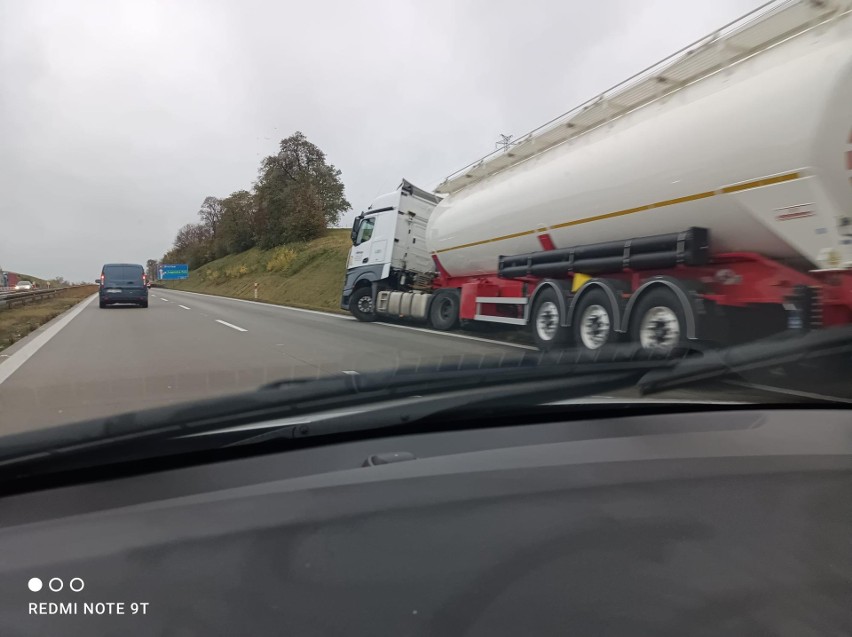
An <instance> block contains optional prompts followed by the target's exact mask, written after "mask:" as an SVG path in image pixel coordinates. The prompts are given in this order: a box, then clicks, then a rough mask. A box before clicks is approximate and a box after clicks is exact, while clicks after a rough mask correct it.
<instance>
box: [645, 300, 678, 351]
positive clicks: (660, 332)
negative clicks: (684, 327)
mask: <svg viewBox="0 0 852 637" xmlns="http://www.w3.org/2000/svg"><path fill="white" fill-rule="evenodd" d="M679 342H680V321H679V320H678V318H677V314H675V312H674V310H672V309H671V308H670V307H665V306H664V305H658V306H656V307H652V308H651V309H650V310H648V311H647V312H645V316H643V317H642V322H641V323H640V324H639V344H640V345H642V347H644V348H645V349H655V350H669V349H672V348H673V347H675V346H676V345H677V344H678V343H679Z"/></svg>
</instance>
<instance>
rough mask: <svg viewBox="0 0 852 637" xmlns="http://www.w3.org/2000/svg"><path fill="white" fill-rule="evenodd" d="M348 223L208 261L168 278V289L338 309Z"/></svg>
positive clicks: (347, 242) (306, 306)
mask: <svg viewBox="0 0 852 637" xmlns="http://www.w3.org/2000/svg"><path fill="white" fill-rule="evenodd" d="M351 245H352V244H351V242H350V240H349V230H348V229H335V230H328V231H327V233H326V235H325V236H324V237H322V238H320V239H315V240H314V241H310V242H308V243H299V244H289V245H286V246H281V247H278V248H273V249H271V250H260V249H259V248H252V249H251V250H248V251H246V252H241V253H240V254H231V255H228V256H227V257H224V258H222V259H218V260H216V261H211V262H210V263H208V264H207V265H204V266H201V267H200V268H198V269H197V270H195V271H192V272H190V274H189V278H188V279H186V280H185V281H166V282H165V283H164V285H165V286H166V287H167V288H169V289H174V290H187V291H190V292H205V293H208V294H217V295H219V296H229V297H232V298H238V299H253V298H254V284H255V283H257V284H258V300H260V301H267V302H269V303H278V304H281V305H292V306H295V307H304V308H310V309H318V310H331V311H340V305H339V304H340V294H341V292H342V291H343V278H344V276H345V274H346V259H347V256H348V254H349V248H350V246H351Z"/></svg>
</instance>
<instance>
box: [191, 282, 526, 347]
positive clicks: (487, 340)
mask: <svg viewBox="0 0 852 637" xmlns="http://www.w3.org/2000/svg"><path fill="white" fill-rule="evenodd" d="M175 291H176V292H180V293H181V294H195V295H197V296H206V297H213V298H215V299H224V300H225V301H239V302H240V303H252V304H253V305H262V306H264V307H276V308H280V309H282V310H292V311H293V312H306V313H308V314H319V315H320V316H327V317H329V318H336V319H343V320H344V321H357V320H358V319H356V318H355V317H354V316H347V315H345V314H332V313H331V312H321V311H320V310H306V309H304V308H301V307H290V306H289V305H276V304H274V303H261V302H259V301H249V300H248V299H234V298H231V297H230V296H217V295H215V294H203V293H201V292H189V291H187V290H175ZM374 325H386V326H388V327H396V328H399V329H404V330H415V331H418V332H425V333H426V334H433V335H437V336H451V337H453V338H463V339H467V340H469V341H480V342H482V343H491V344H492V345H505V346H506V347H515V348H518V349H528V350H531V351H533V352H536V351H538V348H536V347H535V346H533V345H520V344H518V343H506V342H505V341H496V340H494V339H491V338H480V337H479V336H468V335H467V334H455V333H453V332H440V331H438V330H430V329H427V328H425V327H414V326H412V325H396V324H395V323H383V322H382V321H377V322H376V323H374Z"/></svg>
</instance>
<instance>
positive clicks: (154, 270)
mask: <svg viewBox="0 0 852 637" xmlns="http://www.w3.org/2000/svg"><path fill="white" fill-rule="evenodd" d="M159 269H160V264H159V262H158V261H157V260H156V259H148V260H147V261H146V262H145V273H146V274H147V275H148V280H149V281H156V280H157V279H159V278H160V277H159V276H158V274H159Z"/></svg>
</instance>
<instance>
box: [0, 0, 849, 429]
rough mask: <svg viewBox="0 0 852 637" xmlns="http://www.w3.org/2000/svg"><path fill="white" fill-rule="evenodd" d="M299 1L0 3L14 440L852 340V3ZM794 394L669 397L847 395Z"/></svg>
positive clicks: (725, 398)
mask: <svg viewBox="0 0 852 637" xmlns="http://www.w3.org/2000/svg"><path fill="white" fill-rule="evenodd" d="M297 4H298V6H296V5H292V6H291V5H290V4H282V3H276V2H272V1H271V0H258V1H257V2H253V3H251V4H250V5H248V6H247V5H244V4H243V3H239V2H235V1H232V0H221V1H219V0H214V1H212V2H210V3H206V2H202V3H184V2H180V3H168V2H164V1H162V0H152V1H151V2H125V1H124V0H117V1H116V2H106V3H102V2H94V1H93V0H80V1H79V2H74V3H62V2H60V3H47V2H42V1H41V0H34V1H32V2H0V41H2V45H0V77H2V78H3V79H4V81H3V83H2V86H0V103H2V105H3V108H2V111H3V117H2V118H0V138H2V140H3V141H2V144H0V146H2V150H0V186H2V188H0V191H2V193H3V197H2V200H0V201H2V202H0V219H2V224H1V225H2V228H0V266H2V267H0V445H2V440H3V436H5V435H9V434H14V433H20V432H32V431H47V430H48V428H51V427H54V426H59V425H67V424H70V423H75V422H79V421H84V420H88V419H95V418H102V417H110V416H117V415H120V414H126V413H134V414H135V413H138V412H141V411H144V410H149V409H152V408H162V407H166V406H178V405H186V406H187V409H189V410H190V411H189V412H187V413H192V409H193V407H191V405H193V404H194V401H199V400H205V399H221V398H223V397H231V396H235V395H238V394H239V395H242V394H244V393H248V392H251V393H256V392H257V391H258V390H259V389H260V388H262V387H264V386H267V385H269V384H276V383H277V384H278V385H276V386H280V384H281V383H282V382H290V381H299V383H301V382H306V383H308V384H311V383H315V382H317V381H318V379H327V378H332V379H340V378H343V379H350V380H351V379H353V378H357V377H359V376H367V375H370V374H373V373H389V372H391V371H394V372H395V371H396V370H415V371H416V370H421V371H422V370H424V369H433V368H434V367H435V366H438V368H440V369H444V368H449V367H453V368H454V369H456V370H459V369H461V370H467V369H471V370H473V369H476V370H486V369H490V368H491V367H494V366H495V365H497V366H499V365H502V366H503V367H505V366H506V365H507V364H508V361H514V360H517V359H518V358H519V357H520V358H524V357H527V358H524V360H525V361H526V363H525V364H528V363H529V361H530V360H531V359H530V358H529V357H530V356H536V355H539V354H547V355H552V354H553V355H555V354H559V353H564V352H567V354H566V356H575V355H581V356H588V357H591V358H592V359H595V360H598V359H603V358H606V356H608V355H609V354H608V353H609V352H610V351H612V350H613V348H623V347H627V348H634V349H635V351H638V352H639V353H640V354H638V355H637V356H639V359H640V360H644V359H643V358H642V356H645V355H649V356H650V355H669V354H674V355H676V356H681V355H684V354H683V353H684V352H686V353H688V354H689V356H697V357H704V358H705V360H711V359H712V357H713V356H714V355H715V354H714V352H719V351H723V350H724V351H729V350H731V349H732V348H736V347H740V346H744V345H751V344H754V343H758V342H767V343H772V342H774V340H773V339H778V338H786V337H787V336H791V335H807V334H814V333H816V334H818V333H823V332H826V331H830V330H834V329H838V328H844V327H847V326H849V325H850V324H852V240H850V228H852V212H850V211H852V163H850V162H852V113H851V112H850V109H849V96H850V95H852V76H850V74H849V72H848V71H849V69H850V68H852V42H851V41H850V33H852V29H850V22H852V17H850V14H848V12H847V11H846V8H845V4H843V3H838V2H834V1H832V2H822V3H815V2H808V1H806V0H794V1H792V2H788V1H786V0H778V1H774V2H770V3H769V4H766V3H765V1H764V0H726V1H725V2H720V3H702V7H701V10H700V11H698V10H696V11H695V12H692V11H684V10H683V9H684V7H683V4H682V3H677V2H675V1H674V0H664V1H662V2H657V3H650V4H649V3H642V6H641V7H639V6H638V5H636V6H634V5H633V4H631V3H626V2H623V1H621V0H605V1H603V2H599V3H591V4H589V3H586V4H582V6H579V5H578V4H577V3H559V2H552V1H547V2H544V3H536V4H534V5H533V4H529V3H526V4H525V3H484V2H468V3H449V2H443V3H441V2H440V0H439V3H438V4H437V5H434V6H433V5H431V4H429V5H427V4H425V3H420V4H418V3H414V4H410V5H409V4H405V6H404V7H397V6H396V5H392V4H388V3H367V4H365V5H358V6H355V5H352V4H351V3H347V2H343V1H341V0H331V2H330V3H321V4H312V3H297ZM841 5H842V6H841ZM838 7H840V8H839V9H838ZM377 41H381V42H382V43H383V45H384V46H382V47H379V48H377V47H375V45H374V44H373V43H374V42H377ZM356 219H357V220H358V221H357V222H356ZM16 287H17V288H22V287H32V288H33V289H32V290H20V289H18V290H17V291H15V288H16ZM734 358H735V357H733V356H732V357H731V358H728V359H725V360H734ZM773 360H774V359H773ZM498 363H499V365H498ZM790 365H792V366H790ZM790 365H788V364H787V363H783V364H781V363H779V364H778V365H776V366H774V367H772V368H771V369H757V368H755V369H753V370H750V371H748V372H742V373H740V374H739V375H737V376H735V377H733V376H732V377H726V378H725V379H724V380H721V379H717V380H714V382H712V383H709V382H708V383H707V384H705V385H703V386H702V385H700V384H693V385H691V386H689V387H679V388H677V389H671V390H667V391H666V392H663V393H662V394H660V395H659V396H655V399H659V400H662V399H670V400H673V401H683V402H685V403H690V404H691V403H695V404H698V403H713V404H716V403H720V402H722V403H727V402H737V403H739V402H742V403H774V402H779V401H781V402H792V403H797V404H802V405H804V404H811V403H814V402H819V401H822V402H825V403H828V402H832V401H834V402H837V401H844V400H849V399H850V398H852V396H850V393H852V360H850V358H849V357H848V356H845V355H834V356H833V357H830V358H827V359H819V360H807V361H797V362H795V364H792V363H791V364H790ZM602 368H603V367H600V368H599V369H602ZM581 371H582V373H583V374H586V375H588V376H589V378H591V376H592V375H594V371H593V369H592V368H591V367H588V366H585V367H582V370H581ZM471 373H474V372H472V371H471ZM574 373H575V372H572V374H574ZM577 373H579V372H577ZM483 374H484V372H483ZM424 378H425V376H424ZM483 378H484V377H483ZM576 380H577V379H576V378H573V377H572V378H571V382H574V381H576ZM353 382H356V381H353ZM459 382H461V381H459ZM483 382H486V381H485V380H483ZM486 384H487V383H486ZM463 386H464V387H467V388H468V389H469V388H470V387H471V386H472V385H465V384H463ZM439 387H443V386H442V385H441V384H440V383H439V382H437V381H436V380H435V379H433V378H431V377H430V380H429V382H428V383H426V384H425V385H424V387H423V388H422V389H423V392H424V395H425V394H427V393H428V392H429V391H430V390H435V391H437V389H436V388H439ZM444 389H446V388H444ZM572 391H574V390H572ZM589 391H592V390H589ZM577 392H579V390H576V391H574V393H575V394H576V393H577ZM595 392H597V393H591V394H590V395H588V396H585V397H583V400H585V401H586V402H587V404H589V405H592V406H594V407H595V408H598V407H599V408H600V409H601V410H603V409H604V408H605V406H606V405H607V404H612V402H613V401H624V402H631V401H640V402H641V401H645V402H647V400H649V399H646V398H645V397H644V395H643V394H642V390H641V388H640V387H638V386H637V384H636V383H634V384H633V385H631V386H629V387H619V388H614V387H611V386H607V387H606V389H605V390H603V389H601V390H597V389H596V390H595ZM416 395H421V394H416ZM551 398H552V397H549V398H548V400H551ZM576 398H577V396H576V395H574V399H576ZM324 400H325V399H324ZM320 402H321V403H322V401H320ZM235 404H236V403H235ZM322 404H325V403H322ZM517 404H518V405H520V404H523V400H522V399H521V398H517ZM832 404H833V403H832ZM843 404H846V403H843ZM320 406H321V404H320ZM233 417H234V418H237V416H233Z"/></svg>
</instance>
